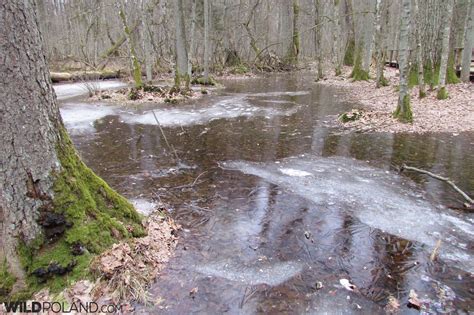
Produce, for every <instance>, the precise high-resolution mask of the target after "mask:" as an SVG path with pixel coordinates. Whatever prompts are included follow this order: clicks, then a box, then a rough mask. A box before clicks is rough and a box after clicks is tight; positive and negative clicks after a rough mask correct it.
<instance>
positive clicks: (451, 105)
mask: <svg viewBox="0 0 474 315" xmlns="http://www.w3.org/2000/svg"><path fill="white" fill-rule="evenodd" d="M351 70H352V68H351V67H344V69H343V74H342V76H339V77H336V76H334V74H333V73H331V74H328V75H327V77H326V78H325V79H324V80H321V81H320V82H318V84H323V85H329V86H336V87H340V88H343V89H344V90H345V91H346V92H347V93H346V96H345V98H346V100H347V101H350V102H356V103H358V104H359V105H360V106H356V107H355V108H354V109H353V111H351V112H352V113H357V115H360V117H359V118H358V119H357V120H355V121H349V122H346V123H343V122H341V121H340V120H339V119H338V124H339V125H340V126H341V127H343V128H344V129H347V130H352V131H353V130H356V131H360V132H368V131H378V132H390V133H399V132H410V133H426V132H449V133H453V134H457V133H460V132H465V131H474V123H473V121H474V84H472V83H459V84H453V85H448V86H447V89H448V93H449V98H448V99H446V100H438V99H437V98H436V90H434V91H429V89H428V88H429V87H427V96H426V97H425V98H423V99H419V98H418V87H414V88H413V89H411V108H412V111H413V123H401V122H399V121H398V120H397V119H395V118H393V116H392V113H393V112H394V111H395V108H396V106H397V101H398V92H397V89H396V87H397V86H398V69H396V68H390V67H386V68H385V71H384V75H385V77H386V78H387V80H388V81H389V83H390V84H389V86H386V87H381V88H378V89H377V88H376V87H375V80H373V79H370V80H369V81H356V82H354V81H353V80H352V79H351V78H349V76H350V73H351ZM371 77H372V78H374V77H375V73H371Z"/></svg>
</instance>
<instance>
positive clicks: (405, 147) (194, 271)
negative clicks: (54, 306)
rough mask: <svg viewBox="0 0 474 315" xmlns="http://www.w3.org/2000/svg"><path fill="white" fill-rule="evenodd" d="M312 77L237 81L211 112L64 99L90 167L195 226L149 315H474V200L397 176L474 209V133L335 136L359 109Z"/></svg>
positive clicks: (207, 103)
mask: <svg viewBox="0 0 474 315" xmlns="http://www.w3.org/2000/svg"><path fill="white" fill-rule="evenodd" d="M313 76H314V74H313V73H309V72H308V73H306V72H298V73H284V74H269V75H267V76H262V77H251V78H247V79H233V80H222V82H221V83H222V84H223V86H225V88H222V89H217V90H216V91H214V92H213V93H212V94H211V95H206V96H204V97H202V98H200V99H189V100H187V101H185V102H182V103H178V104H169V103H165V104H143V106H138V107H132V108H131V107H130V106H126V104H110V103H106V102H102V101H100V100H99V101H94V102H91V101H90V100H88V99H84V98H83V97H82V96H80V95H79V94H84V92H83V91H82V92H81V88H80V86H78V84H70V85H58V86H56V92H57V94H58V98H59V99H60V100H61V102H62V105H61V114H62V117H63V120H64V122H65V125H66V128H67V129H68V131H69V133H70V134H71V137H72V139H73V141H74V143H75V145H76V147H77V149H78V151H79V152H80V154H81V156H82V158H83V159H84V161H85V162H86V164H87V165H88V166H90V167H91V168H92V169H93V170H94V171H95V172H97V173H98V174H99V175H100V176H101V177H102V178H104V179H105V180H106V181H107V182H108V183H109V184H110V185H111V186H112V187H113V188H115V189H116V190H118V191H119V192H120V193H122V194H123V195H125V196H126V197H127V198H128V199H129V200H130V201H131V202H132V203H133V204H134V205H135V206H136V208H137V209H138V210H139V211H141V212H142V213H143V214H145V215H146V214H149V213H151V212H153V210H154V209H156V208H157V207H160V206H161V205H167V206H166V209H167V212H168V213H167V215H168V216H170V217H171V218H172V219H173V220H174V222H176V224H178V225H180V226H181V229H180V230H179V231H178V232H177V236H178V243H177V245H176V248H175V249H174V255H173V256H172V257H171V258H170V259H169V262H168V264H167V265H166V267H164V268H163V269H162V270H161V271H159V274H158V278H157V281H156V283H154V284H152V285H151V286H150V287H149V288H148V289H147V295H148V297H149V300H148V301H149V302H148V303H147V304H145V303H136V304H135V305H134V306H133V307H134V312H135V313H138V314H155V313H157V312H158V313H163V314H184V313H186V314H190V313H192V314H204V313H206V314H207V313H212V314H221V313H230V314H256V313H324V312H327V313H338V314H339V313H340V314H352V313H365V314H368V313H370V314H383V313H385V312H387V311H389V310H391V309H395V311H399V312H401V313H408V314H410V313H413V314H416V313H418V310H417V308H419V309H422V310H423V311H425V312H428V313H451V312H455V311H458V312H461V313H462V312H469V311H473V305H474V304H473V303H474V302H473V301H474V286H473V283H474V277H473V274H474V249H473V248H474V247H473V244H474V234H473V233H472V231H474V217H473V213H469V212H463V211H459V210H453V209H450V207H452V208H455V206H456V205H459V204H462V202H463V200H462V199H461V197H460V196H459V195H458V194H457V193H456V192H454V191H453V190H452V188H451V187H449V186H447V185H445V183H443V182H441V181H438V180H436V179H433V178H430V177H426V176H424V175H421V174H417V173H406V174H405V173H403V174H402V175H401V174H399V173H398V172H397V167H398V166H401V165H402V164H404V163H406V164H408V165H412V166H416V167H419V168H423V169H426V170H429V171H432V172H433V173H437V174H442V175H444V176H446V177H449V178H451V179H452V180H453V181H454V182H455V183H456V184H457V185H458V186H459V187H461V188H462V189H463V190H464V191H466V192H467V193H468V194H470V195H471V196H472V194H473V192H474V133H473V132H472V131H464V130H453V129H450V130H449V132H438V133H432V132H424V133H411V132H397V133H393V132H386V131H395V130H392V129H390V128H392V127H390V128H388V127H387V129H383V128H372V129H370V131H371V132H354V131H353V130H352V129H349V130H347V129H343V128H341V126H339V125H335V124H334V121H336V119H337V117H338V116H339V115H340V114H341V113H344V112H347V111H350V110H351V109H353V108H357V107H360V106H361V105H360V103H358V99H356V98H355V97H353V96H351V95H352V94H351V93H352V92H350V91H349V90H347V89H344V88H343V89H341V88H340V87H338V86H334V85H337V84H329V85H328V84H316V83H314V79H313ZM330 80H331V79H328V80H327V81H330ZM354 84H359V83H354ZM360 84H362V85H363V84H369V83H360ZM100 85H101V86H102V87H103V88H117V87H120V86H123V84H122V83H121V82H118V81H103V82H100ZM362 85H361V86H362ZM453 87H457V86H453ZM386 89H393V87H389V88H386ZM387 91H388V90H387ZM361 92H362V91H361ZM449 92H450V94H451V95H452V97H453V98H454V97H455V93H453V91H452V89H451V87H450V88H449ZM369 93H372V92H369ZM387 93H388V92H387ZM386 101H387V103H388V102H389V101H390V99H387V100H386ZM448 101H449V100H448ZM446 104H447V103H446ZM392 105H393V106H395V103H393V104H392ZM392 105H391V106H392ZM413 106H414V112H415V121H416V119H417V112H416V106H417V105H413ZM450 106H451V105H450ZM450 106H446V107H450ZM387 108H388V105H387ZM470 114H472V110H471V111H470ZM458 118H459V120H462V119H464V118H463V117H458ZM157 120H158V121H159V125H158V123H157ZM415 124H416V122H415V123H414V125H415ZM378 130H382V131H384V132H378ZM406 131H408V130H406ZM433 253H434V254H433ZM415 294H416V299H415ZM414 302H415V303H414ZM409 306H410V307H412V308H409ZM413 307H414V308H413Z"/></svg>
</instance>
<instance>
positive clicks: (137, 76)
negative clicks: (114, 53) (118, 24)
mask: <svg viewBox="0 0 474 315" xmlns="http://www.w3.org/2000/svg"><path fill="white" fill-rule="evenodd" d="M119 6H120V9H119V16H120V20H121V21H122V24H123V31H124V34H125V37H126V38H127V43H128V49H129V52H130V59H131V65H132V77H133V81H134V82H135V87H136V88H137V89H139V88H141V87H142V86H143V81H142V68H141V65H140V63H139V62H138V58H137V54H136V52H135V42H134V41H133V38H132V31H131V29H130V27H129V26H128V23H127V17H126V16H125V8H124V5H123V3H120V4H119Z"/></svg>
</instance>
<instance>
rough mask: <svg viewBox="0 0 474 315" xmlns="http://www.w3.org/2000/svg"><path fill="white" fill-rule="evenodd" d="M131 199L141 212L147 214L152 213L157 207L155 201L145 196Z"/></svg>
mask: <svg viewBox="0 0 474 315" xmlns="http://www.w3.org/2000/svg"><path fill="white" fill-rule="evenodd" d="M129 201H130V203H131V204H132V205H133V206H134V207H135V209H136V210H137V211H138V212H139V213H141V214H143V215H145V216H148V215H150V214H151V213H152V212H153V211H155V210H156V207H157V204H156V203H155V202H152V201H149V200H147V199H143V198H135V199H130V200H129Z"/></svg>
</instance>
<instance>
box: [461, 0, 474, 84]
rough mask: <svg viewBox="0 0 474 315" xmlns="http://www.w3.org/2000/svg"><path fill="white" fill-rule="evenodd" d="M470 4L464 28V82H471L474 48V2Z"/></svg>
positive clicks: (462, 69) (462, 73)
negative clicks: (473, 52)
mask: <svg viewBox="0 0 474 315" xmlns="http://www.w3.org/2000/svg"><path fill="white" fill-rule="evenodd" d="M469 2H470V3H469V12H468V17H467V19H466V26H465V28H464V49H463V53H462V64H461V80H462V81H463V82H469V75H470V70H471V58H472V48H473V47H474V0H470V1H469Z"/></svg>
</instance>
